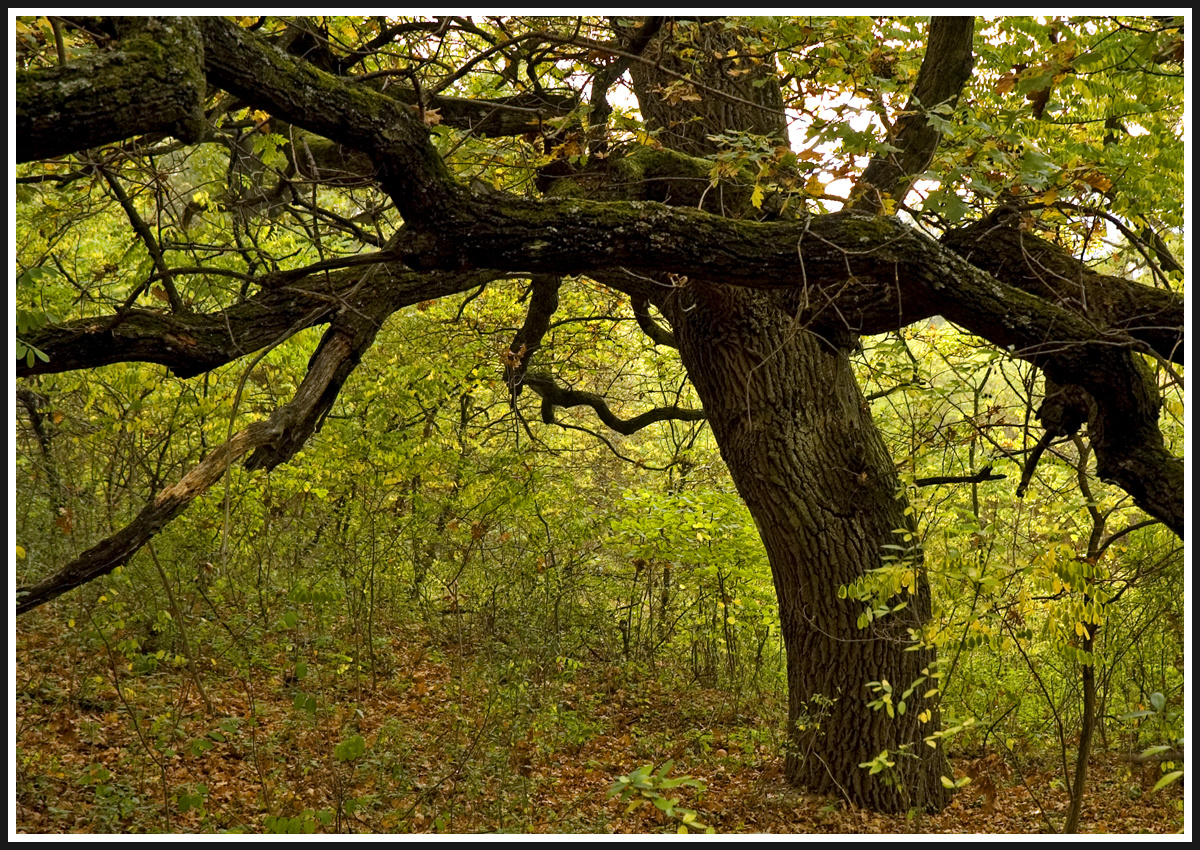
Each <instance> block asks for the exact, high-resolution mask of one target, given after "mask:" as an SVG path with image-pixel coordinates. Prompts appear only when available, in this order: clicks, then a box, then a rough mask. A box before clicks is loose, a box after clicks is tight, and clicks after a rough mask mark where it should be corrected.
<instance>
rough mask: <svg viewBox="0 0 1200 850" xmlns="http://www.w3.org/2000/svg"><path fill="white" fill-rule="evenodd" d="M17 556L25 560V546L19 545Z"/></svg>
mask: <svg viewBox="0 0 1200 850" xmlns="http://www.w3.org/2000/svg"><path fill="white" fill-rule="evenodd" d="M17 557H18V558H19V559H21V560H22V561H23V560H25V547H24V546H18V547H17Z"/></svg>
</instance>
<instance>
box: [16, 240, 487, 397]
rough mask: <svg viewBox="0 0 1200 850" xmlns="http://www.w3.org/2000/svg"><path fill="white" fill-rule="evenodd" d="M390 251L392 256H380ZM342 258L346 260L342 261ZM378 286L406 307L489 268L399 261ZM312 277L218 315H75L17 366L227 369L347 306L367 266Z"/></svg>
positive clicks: (275, 283) (271, 285)
mask: <svg viewBox="0 0 1200 850" xmlns="http://www.w3.org/2000/svg"><path fill="white" fill-rule="evenodd" d="M374 256H387V255H374ZM341 262H343V263H344V261H341ZM374 268H375V269H376V271H375V272H373V277H372V278H371V285H372V287H373V288H376V289H379V290H381V291H383V292H387V293H390V294H391V296H392V297H395V298H396V299H397V301H398V303H399V304H400V306H401V307H404V306H408V305H409V304H417V303H419V302H421V301H429V300H432V299H435V298H441V297H444V296H446V295H453V294H454V293H457V292H463V291H465V290H467V289H470V288H472V287H474V286H478V285H479V283H480V279H481V277H482V278H488V279H490V277H491V276H492V275H491V274H490V273H489V272H477V273H474V274H453V273H450V274H447V273H432V274H431V273H428V272H424V273H418V272H412V271H409V270H407V269H405V268H404V267H403V266H401V265H400V264H399V263H396V262H384V263H379V264H378V265H376V266H374ZM308 272H309V273H308V274H303V275H301V276H299V277H298V278H293V275H294V274H295V273H289V272H276V273H274V274H271V275H268V276H266V277H264V278H262V279H260V283H261V284H262V288H261V289H260V291H259V292H258V293H257V294H256V295H255V296H254V297H253V298H251V299H249V300H248V301H244V302H242V303H241V304H236V305H234V306H233V307H230V308H228V309H227V310H224V311H221V312H215V313H191V314H182V315H178V314H175V315H173V314H166V313H157V312H154V311H152V310H141V309H137V310H130V311H129V312H128V313H126V314H124V315H117V316H112V317H109V318H106V319H76V320H74V321H71V322H67V323H65V324H62V325H47V326H44V327H42V328H39V329H38V330H36V331H32V332H30V333H28V334H26V335H25V336H24V337H23V339H24V340H25V341H26V342H27V344H29V345H32V346H34V347H36V348H38V349H40V350H42V351H44V352H45V353H46V354H47V355H48V356H49V358H50V359H49V360H48V361H42V360H35V362H34V364H33V365H32V366H30V365H29V364H28V363H27V362H26V361H25V360H20V361H18V362H17V364H16V372H17V376H18V377H28V376H31V375H44V374H53V373H57V372H69V371H74V370H77V369H92V368H95V367H97V366H107V365H109V364H112V363H128V362H141V363H158V364H160V365H163V366H166V367H167V368H169V369H170V370H171V371H172V373H174V374H175V375H177V376H178V377H181V378H191V377H194V376H196V375H199V374H202V373H204V372H207V371H209V370H211V369H215V368H217V367H219V366H223V365H225V364H226V363H229V362H231V361H233V360H237V359H238V358H241V357H244V356H246V355H247V354H250V353H252V352H254V351H257V350H259V349H260V348H262V347H264V346H266V345H270V344H271V343H272V342H274V341H275V340H277V339H278V338H279V336H280V335H281V334H285V333H289V332H291V333H295V332H296V331H298V330H302V329H304V328H307V327H312V326H314V325H320V324H324V323H326V322H328V321H329V320H330V318H331V317H332V316H334V315H335V314H336V313H337V312H338V311H339V310H341V309H343V308H344V306H345V304H346V299H347V298H348V296H349V295H350V294H351V293H352V292H353V290H354V289H355V287H356V286H357V285H358V282H359V280H360V279H361V277H362V274H363V273H362V270H361V269H355V268H347V269H339V270H336V271H332V272H328V271H327V272H318V271H316V270H315V267H309V269H308Z"/></svg>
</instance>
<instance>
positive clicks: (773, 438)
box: [669, 286, 949, 811]
mask: <svg viewBox="0 0 1200 850" xmlns="http://www.w3.org/2000/svg"><path fill="white" fill-rule="evenodd" d="M674 307H675V309H673V310H670V311H669V312H670V314H671V315H670V318H671V319H672V322H673V324H674V327H675V334H676V338H677V339H678V341H679V348H680V354H681V356H682V359H683V363H684V365H685V366H686V368H687V370H688V374H689V376H690V378H691V380H692V383H693V384H694V385H695V387H696V391H697V392H698V393H699V395H700V398H701V400H702V401H703V402H704V407H705V410H706V411H707V412H708V415H709V423H710V424H711V426H712V428H713V433H714V435H715V436H716V439H717V443H718V445H719V446H720V448H721V454H722V456H723V457H724V459H725V462H726V464H727V465H728V466H729V471H730V473H731V475H732V476H733V480H734V483H735V484H736V486H737V488H738V492H739V493H740V494H741V496H742V498H743V499H744V500H745V501H746V504H747V506H748V507H749V509H750V512H751V514H752V515H753V516H754V519H755V522H756V523H757V524H758V528H759V532H760V534H761V535H762V539H763V542H764V544H765V545H766V549H767V554H768V557H769V559H770V563H771V571H772V576H773V579H774V582H775V590H776V593H777V595H778V598H779V610H780V618H781V621H782V628H783V637H784V642H785V644H786V647H787V659H788V689H789V699H788V720H789V726H790V739H791V744H792V748H791V750H790V752H789V753H788V757H787V768H786V770H787V776H788V778H789V780H791V781H792V782H794V783H796V784H798V785H801V786H803V787H806V788H809V789H812V790H814V791H817V792H820V793H827V794H834V795H837V796H841V797H844V798H846V799H848V800H849V801H851V802H853V803H855V804H857V805H861V806H866V807H869V808H872V809H876V810H879V811H905V810H908V809H911V808H921V809H927V810H938V809H940V808H941V807H943V806H944V805H945V804H946V803H947V802H948V799H949V797H948V793H947V791H946V789H945V788H944V787H943V786H942V783H941V780H940V777H941V776H943V775H949V769H948V765H947V763H946V760H945V756H944V753H943V751H942V750H941V749H940V748H938V749H933V748H930V747H929V746H926V744H925V743H924V740H923V739H924V738H926V737H927V736H929V735H932V734H933V733H934V732H936V731H937V730H938V728H939V719H938V713H937V707H936V698H932V699H929V700H926V699H925V698H924V696H923V695H924V694H925V692H926V691H928V690H931V689H932V688H934V687H936V683H935V680H934V679H933V678H928V679H927V680H926V681H925V682H924V683H921V684H918V685H917V686H916V688H915V689H914V690H913V692H912V694H911V695H910V696H908V697H907V698H905V699H904V700H903V702H904V703H905V704H904V706H903V713H902V714H901V713H900V711H901V707H900V705H899V703H900V702H901V694H903V692H904V691H905V690H907V689H908V688H909V687H910V686H913V685H914V684H915V683H916V682H917V680H918V679H919V678H920V677H922V676H928V675H929V673H932V672H934V671H933V664H934V662H935V658H934V652H933V651H932V650H931V649H915V648H914V647H915V646H916V642H915V641H914V637H913V635H914V634H918V635H919V633H920V630H921V629H922V627H923V626H924V625H925V623H926V622H927V621H928V619H929V616H930V599H929V587H928V584H927V582H926V580H925V576H924V571H923V569H922V566H921V562H920V551H919V549H918V548H916V545H915V543H912V542H909V543H907V544H906V543H905V541H904V535H903V534H898V533H897V532H896V531H895V529H904V530H905V531H906V532H907V533H909V534H912V533H914V532H915V529H914V528H913V522H912V520H911V517H910V516H909V515H907V514H906V508H907V500H906V499H905V498H904V497H903V493H902V491H900V490H899V483H898V481H897V478H896V474H895V470H894V467H893V464H892V461H891V459H890V457H889V455H888V452H887V449H886V448H885V446H884V444H883V441H882V439H881V437H880V435H879V432H878V430H877V429H876V428H875V425H874V423H873V422H872V421H871V418H870V413H869V410H868V407H867V404H866V402H865V400H864V399H863V396H862V393H861V392H860V391H859V389H858V385H857V382H856V380H855V377H854V374H853V372H852V371H851V369H850V362H849V358H848V356H847V353H846V351H844V350H838V349H832V348H830V347H829V346H827V345H826V344H825V343H824V342H823V341H822V340H820V339H818V338H817V337H816V336H815V335H813V334H811V333H808V332H807V331H804V330H801V329H798V328H796V327H794V326H793V325H792V321H791V318H790V317H789V316H788V315H786V314H784V313H782V312H781V311H779V310H777V309H776V308H775V307H774V306H773V305H772V304H771V303H770V299H769V296H767V295H764V294H762V293H757V292H753V291H750V290H741V289H733V288H729V287H722V286H709V287H699V286H698V287H696V288H695V289H694V290H693V289H692V288H691V287H688V288H686V289H684V290H683V291H682V292H680V293H679V296H678V297H677V298H676V299H674ZM887 546H899V547H907V548H891V549H889V548H885V547H887ZM889 555H895V556H897V561H899V560H906V561H908V564H907V566H908V568H909V569H911V577H910V580H909V584H908V589H906V590H901V591H900V593H898V594H897V595H896V596H895V597H894V598H893V599H892V600H890V604H891V605H893V606H894V605H897V604H898V603H901V602H903V603H907V605H906V606H905V607H904V608H902V609H901V610H899V611H896V612H893V613H891V614H887V615H885V616H882V617H879V618H877V619H874V620H873V621H872V622H871V623H870V624H869V625H868V626H867V627H866V628H860V626H859V618H860V615H862V614H863V612H864V610H865V606H864V604H863V603H862V602H860V601H856V600H854V599H853V598H850V597H847V598H845V599H839V598H838V597H839V594H838V588H839V587H841V586H844V585H852V584H854V582H855V581H856V580H857V579H859V578H860V577H862V576H863V575H864V574H866V573H867V572H868V571H869V570H872V569H875V568H878V567H880V566H882V565H883V564H884V563H885V560H886V559H887V558H888V556H889ZM885 681H886V682H887V683H888V685H890V686H891V688H892V693H893V694H894V696H893V698H892V702H893V709H894V712H895V715H894V717H889V715H888V712H887V711H886V710H884V709H875V708H872V707H870V706H869V705H868V702H869V701H870V700H872V699H873V698H874V697H875V696H876V694H872V692H871V691H870V690H869V689H868V687H867V683H868V682H880V683H882V682H885ZM925 712H928V713H925ZM884 751H887V759H888V760H890V761H893V762H894V763H895V769H894V772H893V771H892V770H885V771H883V772H882V773H880V774H878V775H874V776H872V775H870V774H869V772H868V770H867V769H864V768H863V767H862V766H861V765H863V764H864V763H866V762H870V761H872V760H874V759H875V758H876V757H877V756H879V755H881V754H882V753H884ZM903 753H907V755H904V754H903ZM893 779H899V780H900V782H898V783H896V782H892V781H891V780H893Z"/></svg>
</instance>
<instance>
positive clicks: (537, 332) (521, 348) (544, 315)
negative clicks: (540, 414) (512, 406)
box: [504, 275, 562, 399]
mask: <svg viewBox="0 0 1200 850" xmlns="http://www.w3.org/2000/svg"><path fill="white" fill-rule="evenodd" d="M561 285H562V278H561V277H558V276H556V275H534V276H533V278H532V280H531V281H530V286H529V309H528V310H526V311H525V322H524V324H523V325H521V329H520V330H519V331H517V333H516V336H514V337H513V341H512V344H511V345H509V347H508V356H507V357H506V358H505V361H504V382H505V383H506V384H507V385H508V387H509V392H510V393H511V394H512V397H513V398H514V399H515V398H516V397H517V396H518V395H520V393H521V386H522V381H523V380H524V378H525V372H526V370H527V369H528V368H529V361H530V360H532V359H533V355H534V352H536V351H537V350H538V349H539V348H541V347H542V338H543V337H545V336H546V331H548V330H549V329H550V319H551V318H553V317H554V314H555V312H556V311H557V310H558V290H559V287H560V286H561Z"/></svg>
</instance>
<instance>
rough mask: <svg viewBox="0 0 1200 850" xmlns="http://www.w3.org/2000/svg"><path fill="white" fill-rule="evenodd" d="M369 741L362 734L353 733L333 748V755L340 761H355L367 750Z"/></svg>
mask: <svg viewBox="0 0 1200 850" xmlns="http://www.w3.org/2000/svg"><path fill="white" fill-rule="evenodd" d="M366 749H367V743H366V741H364V740H363V736H362V735H352V736H351V737H349V738H347V739H346V740H344V741H342V742H341V743H340V744H338V745H337V746H336V747H334V748H333V757H334V758H336V759H337V760H338V761H354V759H356V758H358V757H359V756H361V755H362V754H363V753H364V752H366Z"/></svg>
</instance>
